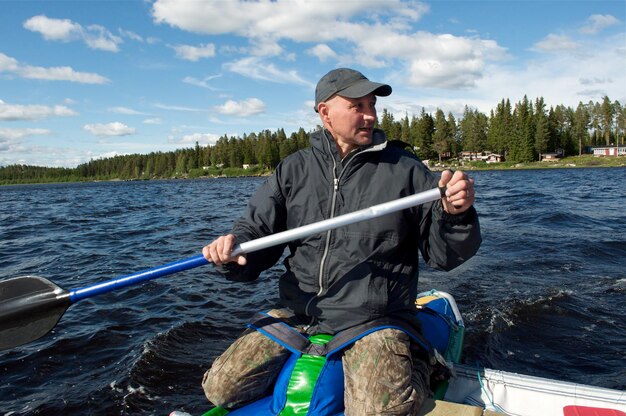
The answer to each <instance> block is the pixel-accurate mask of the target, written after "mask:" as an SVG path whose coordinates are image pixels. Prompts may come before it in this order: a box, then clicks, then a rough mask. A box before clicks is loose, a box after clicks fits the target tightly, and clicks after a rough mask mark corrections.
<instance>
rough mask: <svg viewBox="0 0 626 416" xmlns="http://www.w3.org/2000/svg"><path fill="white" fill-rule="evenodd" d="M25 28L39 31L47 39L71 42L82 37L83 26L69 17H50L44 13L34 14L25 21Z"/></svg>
mask: <svg viewBox="0 0 626 416" xmlns="http://www.w3.org/2000/svg"><path fill="white" fill-rule="evenodd" d="M23 26H24V28H25V29H28V30H30V31H32V32H39V33H41V35H42V36H43V37H44V39H46V40H56V41H62V42H69V41H71V40H77V39H79V38H80V37H81V32H82V27H81V25H79V24H78V23H74V22H72V21H71V20H69V19H50V18H48V17H46V16H44V15H39V16H33V17H31V18H30V19H28V20H27V21H25V22H24V25H23Z"/></svg>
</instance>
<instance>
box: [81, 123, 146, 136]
mask: <svg viewBox="0 0 626 416" xmlns="http://www.w3.org/2000/svg"><path fill="white" fill-rule="evenodd" d="M83 129H84V130H86V131H88V132H90V133H91V134H93V135H94V136H98V137H109V136H128V135H130V134H135V129H134V128H132V127H128V126H127V125H125V124H123V123H120V122H119V121H116V122H113V123H107V124H102V123H96V124H85V125H84V126H83Z"/></svg>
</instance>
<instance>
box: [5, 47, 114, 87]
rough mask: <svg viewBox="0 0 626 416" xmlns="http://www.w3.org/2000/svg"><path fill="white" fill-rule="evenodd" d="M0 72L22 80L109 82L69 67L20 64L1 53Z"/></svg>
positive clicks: (93, 74)
mask: <svg viewBox="0 0 626 416" xmlns="http://www.w3.org/2000/svg"><path fill="white" fill-rule="evenodd" d="M0 72H8V73H13V74H15V75H17V76H19V77H21V78H27V79H42V80H48V81H70V82H78V83H81V84H105V83H107V82H109V80H108V79H107V78H105V77H103V76H102V75H98V74H95V73H92V72H77V71H74V70H73V69H72V68H70V67H69V66H57V67H50V68H44V67H41V66H31V65H23V64H20V63H19V62H18V61H17V59H15V58H12V57H10V56H7V55H5V54H3V53H0Z"/></svg>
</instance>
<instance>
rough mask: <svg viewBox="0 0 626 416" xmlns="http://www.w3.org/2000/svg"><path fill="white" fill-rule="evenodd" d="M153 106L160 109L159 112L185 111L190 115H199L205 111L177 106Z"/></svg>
mask: <svg viewBox="0 0 626 416" xmlns="http://www.w3.org/2000/svg"><path fill="white" fill-rule="evenodd" d="M154 106H155V107H156V108H160V109H161V110H173V111H185V112H190V113H201V112H203V111H206V110H204V109H201V108H193V107H183V106H179V105H168V104H155V105H154Z"/></svg>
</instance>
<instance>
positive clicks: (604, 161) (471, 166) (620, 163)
mask: <svg viewBox="0 0 626 416" xmlns="http://www.w3.org/2000/svg"><path fill="white" fill-rule="evenodd" d="M597 167H626V156H619V157H614V156H613V157H596V156H592V155H583V156H568V157H564V158H562V159H559V160H557V161H550V162H525V163H517V162H500V163H486V162H482V161H474V162H458V161H454V162H452V163H442V164H439V163H438V164H436V165H435V166H431V169H432V170H437V171H439V170H444V169H463V170H504V169H554V168H597Z"/></svg>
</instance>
